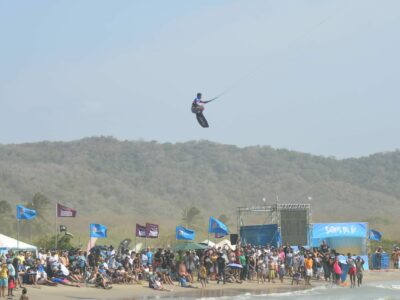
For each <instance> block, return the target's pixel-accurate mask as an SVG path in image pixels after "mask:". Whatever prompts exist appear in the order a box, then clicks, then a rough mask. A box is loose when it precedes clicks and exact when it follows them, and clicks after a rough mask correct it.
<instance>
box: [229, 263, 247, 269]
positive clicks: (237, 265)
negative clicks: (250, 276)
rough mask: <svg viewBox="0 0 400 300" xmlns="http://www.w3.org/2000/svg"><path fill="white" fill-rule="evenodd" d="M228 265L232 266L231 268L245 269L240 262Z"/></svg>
mask: <svg viewBox="0 0 400 300" xmlns="http://www.w3.org/2000/svg"><path fill="white" fill-rule="evenodd" d="M227 267H229V268H231V269H243V266H242V265H240V264H234V263H232V264H229V265H228V266H227Z"/></svg>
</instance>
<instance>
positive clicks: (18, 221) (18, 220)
mask: <svg viewBox="0 0 400 300" xmlns="http://www.w3.org/2000/svg"><path fill="white" fill-rule="evenodd" d="M20 222H21V220H20V219H17V251H18V252H19V223H20Z"/></svg>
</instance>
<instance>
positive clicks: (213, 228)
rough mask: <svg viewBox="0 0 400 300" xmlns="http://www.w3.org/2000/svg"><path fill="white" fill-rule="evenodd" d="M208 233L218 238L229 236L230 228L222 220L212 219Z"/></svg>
mask: <svg viewBox="0 0 400 300" xmlns="http://www.w3.org/2000/svg"><path fill="white" fill-rule="evenodd" d="M208 232H209V233H215V234H217V235H218V236H220V237H221V236H225V235H228V234H229V230H228V227H227V226H226V225H225V224H224V223H222V222H221V221H220V220H218V219H215V218H213V217H210V223H209V225H208Z"/></svg>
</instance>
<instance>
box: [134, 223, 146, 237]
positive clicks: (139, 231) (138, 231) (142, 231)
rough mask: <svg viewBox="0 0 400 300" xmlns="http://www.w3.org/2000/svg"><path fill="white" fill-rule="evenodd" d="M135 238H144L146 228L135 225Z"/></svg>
mask: <svg viewBox="0 0 400 300" xmlns="http://www.w3.org/2000/svg"><path fill="white" fill-rule="evenodd" d="M136 237H146V226H143V225H139V224H136Z"/></svg>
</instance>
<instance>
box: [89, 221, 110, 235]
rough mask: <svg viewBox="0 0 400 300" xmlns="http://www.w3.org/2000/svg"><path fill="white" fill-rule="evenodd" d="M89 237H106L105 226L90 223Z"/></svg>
mask: <svg viewBox="0 0 400 300" xmlns="http://www.w3.org/2000/svg"><path fill="white" fill-rule="evenodd" d="M90 237H97V238H105V237H107V227H106V226H104V225H101V224H90Z"/></svg>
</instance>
